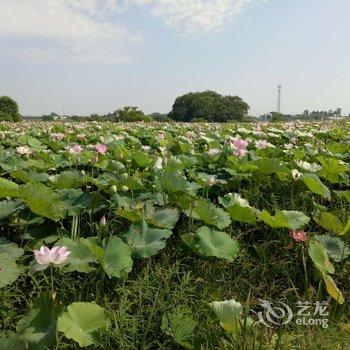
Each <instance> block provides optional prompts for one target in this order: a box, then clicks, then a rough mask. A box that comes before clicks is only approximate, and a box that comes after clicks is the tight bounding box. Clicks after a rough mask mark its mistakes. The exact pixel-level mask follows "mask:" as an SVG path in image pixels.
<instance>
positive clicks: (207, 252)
mask: <svg viewBox="0 0 350 350" xmlns="http://www.w3.org/2000/svg"><path fill="white" fill-rule="evenodd" d="M192 244H193V246H194V247H195V252H196V253H197V254H200V255H202V256H206V257H217V258H219V259H225V260H227V261H229V262H233V261H234V260H235V259H236V257H237V255H238V252H239V244H238V242H237V240H236V239H235V238H232V237H231V236H230V235H229V234H227V233H225V232H220V231H215V230H214V229H211V228H209V227H206V226H202V227H201V228H199V229H198V230H197V232H196V234H195V236H194V240H193V243H192ZM190 246H191V245H190Z"/></svg>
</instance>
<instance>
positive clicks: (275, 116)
mask: <svg viewBox="0 0 350 350" xmlns="http://www.w3.org/2000/svg"><path fill="white" fill-rule="evenodd" d="M270 114H271V115H272V118H271V121H272V122H283V121H284V120H285V119H286V118H285V116H284V114H282V113H279V112H271V113H270Z"/></svg>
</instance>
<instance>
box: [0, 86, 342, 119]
mask: <svg viewBox="0 0 350 350" xmlns="http://www.w3.org/2000/svg"><path fill="white" fill-rule="evenodd" d="M249 109H250V107H249V105H248V104H247V103H246V102H245V101H244V100H243V99H242V98H241V97H239V96H232V95H221V94H219V93H217V92H215V91H210V90H207V91H202V92H189V93H186V94H184V95H181V96H179V97H177V98H176V99H175V101H174V104H173V106H172V109H171V111H170V112H169V113H165V114H162V113H151V114H145V113H144V112H143V111H142V110H140V109H139V108H138V107H134V106H125V107H122V108H119V109H117V110H115V111H114V112H111V113H107V114H104V115H99V114H96V113H94V114H91V115H90V116H87V117H82V116H78V115H75V116H69V117H64V119H68V120H72V121H82V120H85V121H94V120H96V121H116V122H138V121H144V122H149V121H158V122H169V121H177V122H216V123H224V122H234V121H237V122H242V121H256V120H259V119H260V120H268V121H276V122H280V121H284V120H293V119H305V120H318V119H325V118H329V117H340V116H341V115H342V110H341V108H337V109H335V110H329V111H311V112H310V111H309V110H308V109H306V110H305V111H304V112H303V113H302V114H296V115H285V114H281V113H277V112H270V113H268V114H265V115H263V116H261V117H260V118H253V117H248V112H249ZM31 119H37V117H33V118H31ZM41 119H42V120H46V121H50V120H56V119H62V117H61V116H59V115H58V114H57V113H50V114H46V115H43V116H41ZM1 120H3V121H19V120H21V115H20V113H19V110H18V104H17V103H16V101H14V100H13V99H12V98H10V97H8V96H1V97H0V121H1Z"/></svg>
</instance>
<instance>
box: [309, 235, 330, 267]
mask: <svg viewBox="0 0 350 350" xmlns="http://www.w3.org/2000/svg"><path fill="white" fill-rule="evenodd" d="M308 251H309V256H310V258H311V260H312V261H313V263H314V264H315V266H316V267H317V269H318V270H319V271H320V272H321V273H322V274H327V273H334V272H335V269H334V266H333V265H332V263H331V262H330V261H329V258H328V254H327V251H326V249H325V247H324V246H323V244H322V243H321V242H320V241H318V240H316V239H311V240H310V242H309V248H308Z"/></svg>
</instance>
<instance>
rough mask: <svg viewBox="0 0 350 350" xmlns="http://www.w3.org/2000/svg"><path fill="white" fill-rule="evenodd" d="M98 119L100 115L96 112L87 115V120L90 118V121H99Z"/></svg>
mask: <svg viewBox="0 0 350 350" xmlns="http://www.w3.org/2000/svg"><path fill="white" fill-rule="evenodd" d="M100 119H101V117H100V116H99V115H98V114H97V113H93V114H91V115H90V117H89V120H91V121H93V120H96V121H99V120H100Z"/></svg>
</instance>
